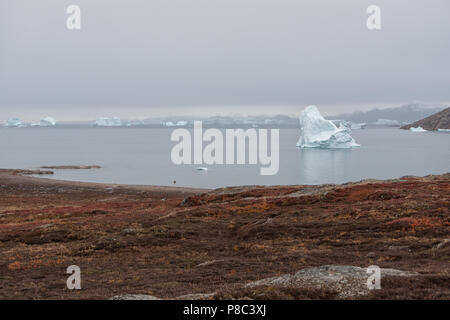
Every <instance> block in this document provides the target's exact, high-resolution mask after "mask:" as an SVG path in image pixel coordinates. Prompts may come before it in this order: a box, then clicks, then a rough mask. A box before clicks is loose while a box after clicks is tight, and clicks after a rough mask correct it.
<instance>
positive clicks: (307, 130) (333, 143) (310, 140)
mask: <svg viewBox="0 0 450 320" xmlns="http://www.w3.org/2000/svg"><path fill="white" fill-rule="evenodd" d="M299 121H300V128H301V135H300V138H299V140H298V142H297V147H301V148H324V149H334V148H338V149H341V148H353V147H359V144H357V143H356V142H355V140H354V139H353V138H352V137H351V135H350V134H351V129H350V128H348V127H346V126H344V125H339V127H337V126H336V125H335V124H334V123H333V122H332V121H330V120H326V119H324V118H323V117H322V115H321V114H320V112H319V110H318V109H317V107H316V106H309V107H307V108H306V109H304V110H303V111H302V112H301V114H300V117H299Z"/></svg>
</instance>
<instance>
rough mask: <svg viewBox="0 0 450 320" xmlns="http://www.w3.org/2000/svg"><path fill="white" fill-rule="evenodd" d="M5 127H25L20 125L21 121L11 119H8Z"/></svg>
mask: <svg viewBox="0 0 450 320" xmlns="http://www.w3.org/2000/svg"><path fill="white" fill-rule="evenodd" d="M5 127H15V128H18V127H25V125H24V124H23V123H22V120H20V119H19V118H11V119H8V121H6V123H5Z"/></svg>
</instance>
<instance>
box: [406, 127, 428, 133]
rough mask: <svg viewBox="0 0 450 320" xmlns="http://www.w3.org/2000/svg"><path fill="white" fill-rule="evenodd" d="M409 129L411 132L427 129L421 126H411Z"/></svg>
mask: <svg viewBox="0 0 450 320" xmlns="http://www.w3.org/2000/svg"><path fill="white" fill-rule="evenodd" d="M409 130H410V131H412V132H427V130H425V129H424V128H422V127H417V128H414V127H411V128H409Z"/></svg>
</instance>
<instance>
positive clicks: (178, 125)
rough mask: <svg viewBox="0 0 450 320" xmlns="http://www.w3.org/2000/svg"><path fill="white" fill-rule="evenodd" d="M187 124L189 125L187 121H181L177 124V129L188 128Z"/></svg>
mask: <svg viewBox="0 0 450 320" xmlns="http://www.w3.org/2000/svg"><path fill="white" fill-rule="evenodd" d="M187 124H188V122H187V121H184V120H180V121H178V122H177V124H176V126H177V127H184V126H187Z"/></svg>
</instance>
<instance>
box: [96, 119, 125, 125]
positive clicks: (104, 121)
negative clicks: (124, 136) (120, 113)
mask: <svg viewBox="0 0 450 320" xmlns="http://www.w3.org/2000/svg"><path fill="white" fill-rule="evenodd" d="M94 126H97V127H120V126H122V121H121V120H120V119H119V118H117V117H113V118H103V117H102V118H98V119H97V120H95V122H94Z"/></svg>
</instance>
